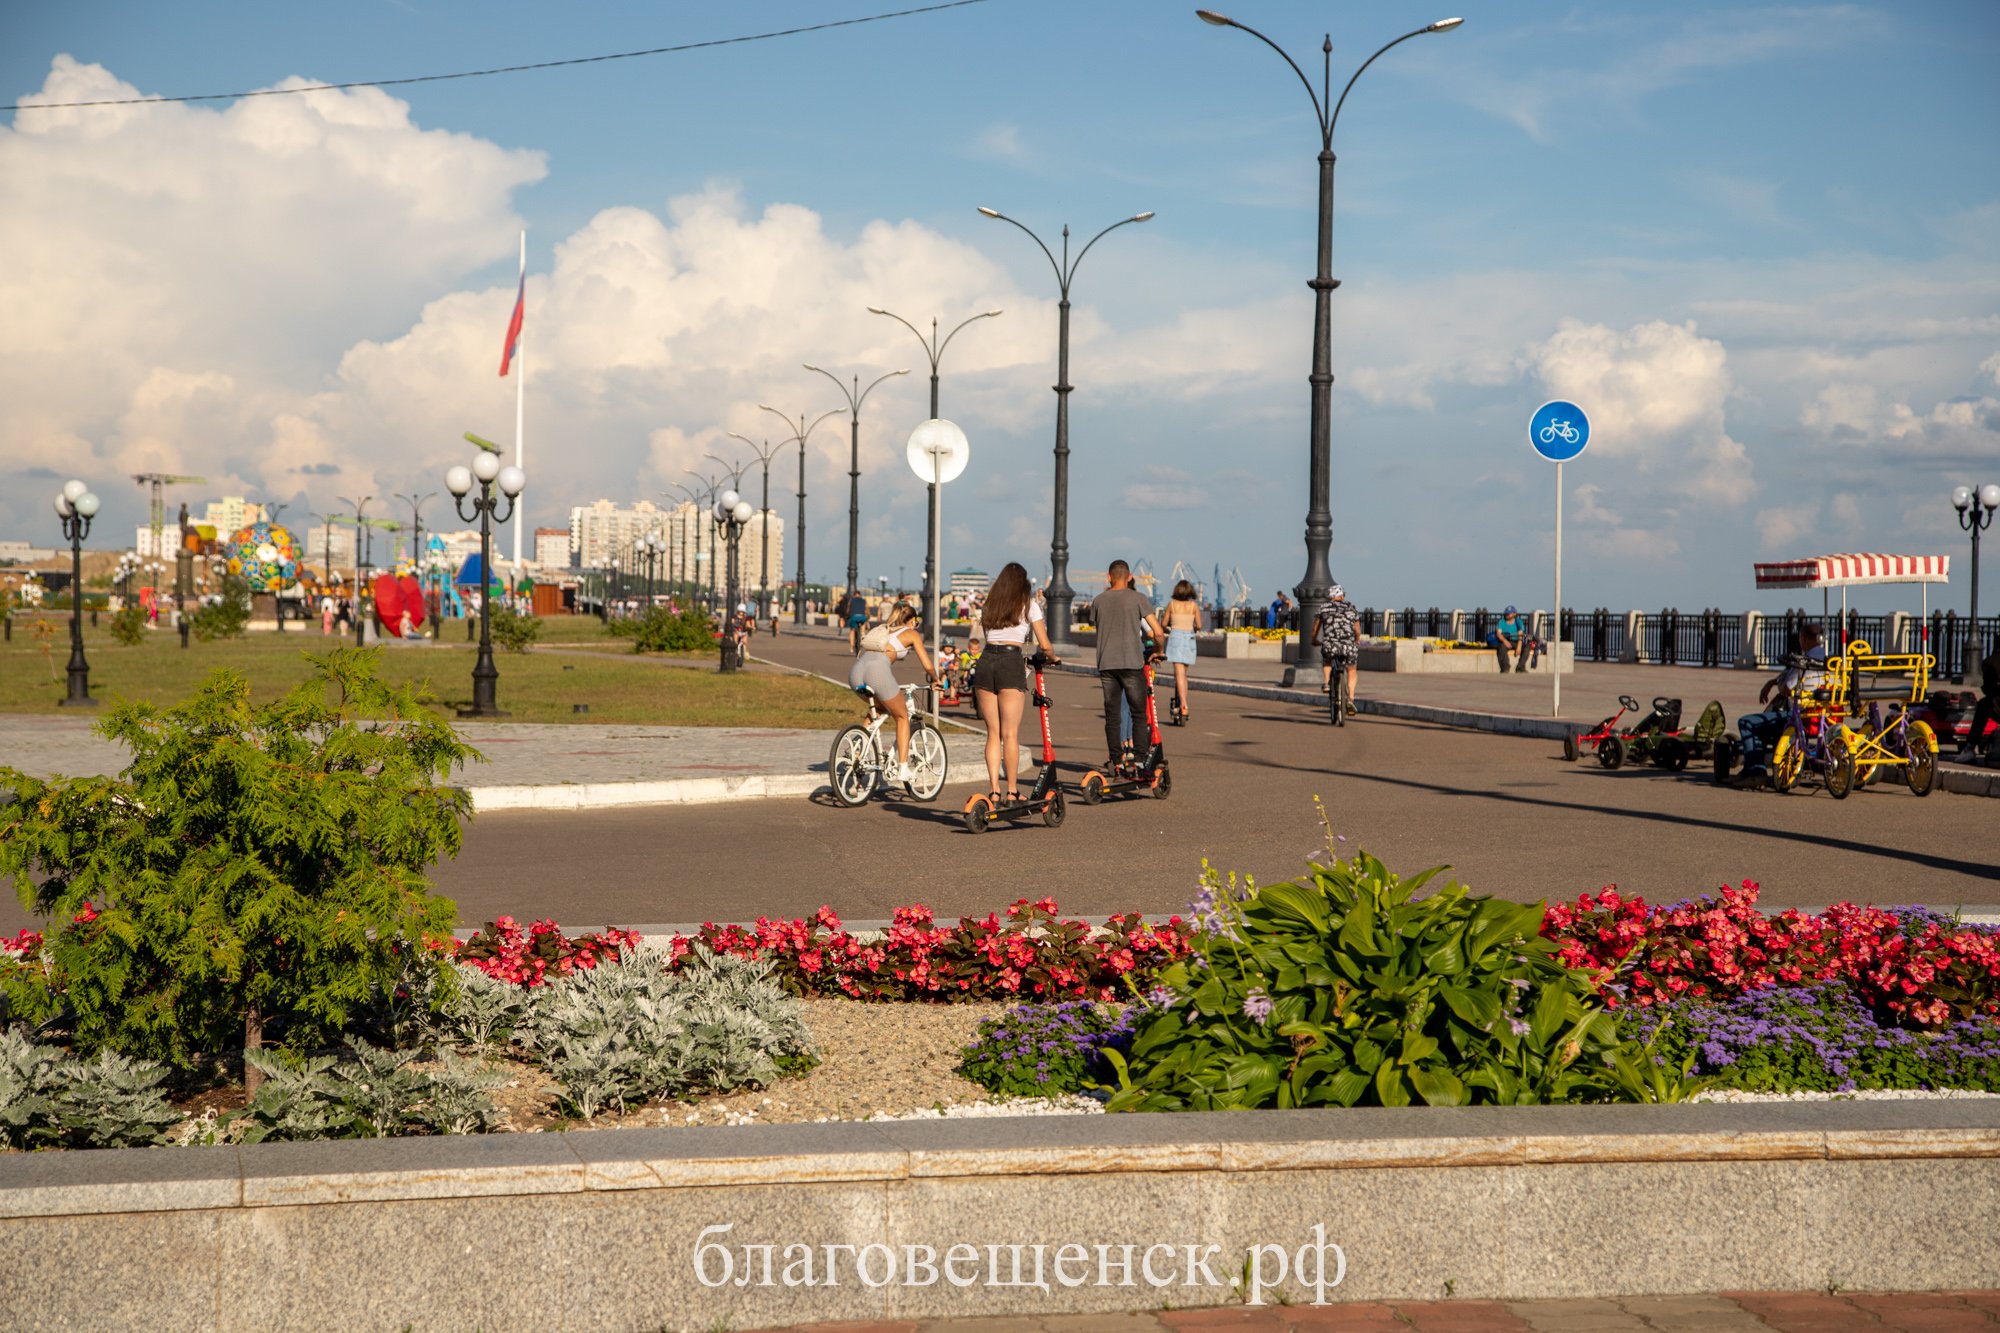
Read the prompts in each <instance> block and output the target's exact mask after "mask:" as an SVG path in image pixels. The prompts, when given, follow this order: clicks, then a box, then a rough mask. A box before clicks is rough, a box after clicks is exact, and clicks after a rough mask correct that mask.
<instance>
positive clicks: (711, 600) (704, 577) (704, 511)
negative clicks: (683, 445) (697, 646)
mask: <svg viewBox="0 0 2000 1333" xmlns="http://www.w3.org/2000/svg"><path fill="white" fill-rule="evenodd" d="M687 474H688V475H689V476H690V477H693V478H694V479H695V481H696V482H698V483H699V485H696V486H694V487H692V488H691V489H690V494H689V498H690V499H691V500H693V502H694V574H695V583H696V590H695V595H696V597H698V598H699V599H700V602H699V604H700V605H701V606H704V607H706V608H708V610H709V611H710V613H711V614H712V613H713V612H714V610H715V597H714V592H715V515H714V513H713V512H711V511H712V510H713V508H714V505H715V497H716V494H717V493H718V492H719V491H721V490H722V479H721V478H719V477H704V476H702V475H701V473H699V472H696V471H695V470H694V469H693V468H689V469H688V470H687ZM703 528H707V529H708V530H709V533H708V538H709V540H708V550H707V552H706V553H704V552H703V551H702V549H701V532H702V529H703ZM703 561H707V562H708V563H707V568H706V569H704V568H703V564H702V562H703Z"/></svg>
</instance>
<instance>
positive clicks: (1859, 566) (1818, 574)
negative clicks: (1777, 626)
mask: <svg viewBox="0 0 2000 1333" xmlns="http://www.w3.org/2000/svg"><path fill="white" fill-rule="evenodd" d="M1949 582H1951V557H1950V556H1948V555H1816V556H1813V557H1811V558H1809V559H1806V560H1778V561H1774V562H1772V563H1770V564H1759V565H1758V566H1757V586H1758V587H1760V588H1851V587H1854V586H1856V585H1857V584H1863V583H1949Z"/></svg>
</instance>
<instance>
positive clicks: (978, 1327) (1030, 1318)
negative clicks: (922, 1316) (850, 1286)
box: [811, 1315, 1043, 1333]
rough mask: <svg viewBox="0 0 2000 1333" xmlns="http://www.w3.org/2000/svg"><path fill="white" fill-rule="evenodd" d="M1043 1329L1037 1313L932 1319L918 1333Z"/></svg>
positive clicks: (1017, 1332)
mask: <svg viewBox="0 0 2000 1333" xmlns="http://www.w3.org/2000/svg"><path fill="white" fill-rule="evenodd" d="M1042 1329H1043V1324H1042V1320H1041V1319H1040V1318H1039V1317H1038V1316H1035V1315H998V1316H994V1317H992V1318H984V1319H982V1318H972V1319H932V1320H927V1321H926V1322H924V1323H921V1324H918V1325H917V1333H1042ZM811 1333H819V1330H818V1329H813V1330H812V1331H811Z"/></svg>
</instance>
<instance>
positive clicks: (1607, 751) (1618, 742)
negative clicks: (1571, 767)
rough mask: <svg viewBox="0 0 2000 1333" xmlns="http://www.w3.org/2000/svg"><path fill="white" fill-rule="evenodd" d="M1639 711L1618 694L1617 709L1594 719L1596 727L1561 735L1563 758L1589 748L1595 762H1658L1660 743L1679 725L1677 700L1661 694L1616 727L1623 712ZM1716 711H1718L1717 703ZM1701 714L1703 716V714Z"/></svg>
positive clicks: (1677, 731) (1627, 697)
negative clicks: (1624, 724)
mask: <svg viewBox="0 0 2000 1333" xmlns="http://www.w3.org/2000/svg"><path fill="white" fill-rule="evenodd" d="M1638 711H1639V701H1638V700H1637V699H1634V698H1633V697H1632V696H1631V695H1629V694H1621V695H1619V696H1618V711H1617V712H1616V713H1613V714H1612V715H1611V716H1610V717H1607V718H1605V719H1604V720H1603V721H1602V722H1600V723H1598V724H1597V726H1596V727H1594V728H1592V729H1591V730H1589V731H1586V732H1583V733H1582V734H1580V735H1572V736H1565V737H1563V758H1564V759H1567V760H1568V761H1569V762H1571V763H1572V764H1573V763H1575V762H1576V761H1577V760H1578V759H1580V758H1582V757H1583V754H1584V751H1586V750H1589V751H1592V752H1594V753H1595V754H1596V755H1597V762H1598V763H1600V764H1602V765H1604V767H1606V768H1623V767H1624V766H1625V765H1626V764H1628V763H1633V764H1643V763H1646V762H1647V761H1649V760H1650V761H1651V762H1653V763H1656V764H1660V766H1661V767H1663V768H1664V767H1667V766H1668V765H1666V764H1663V763H1661V755H1662V753H1663V751H1662V746H1661V743H1662V742H1663V741H1665V740H1666V739H1667V738H1669V737H1676V738H1677V737H1678V736H1679V735H1680V726H1681V701H1680V700H1679V699H1668V698H1665V697H1660V698H1656V699H1654V700H1653V707H1652V710H1651V711H1650V712H1648V713H1647V714H1646V715H1645V716H1644V717H1642V718H1640V719H1639V721H1638V722H1637V723H1635V724H1634V725H1632V726H1630V727H1626V728H1625V729H1624V730H1622V731H1621V730H1619V727H1618V723H1619V721H1620V720H1622V719H1623V718H1624V716H1625V715H1626V714H1627V713H1636V712H1638ZM1716 711H1717V712H1718V713H1720V712H1721V706H1720V705H1717V708H1716ZM1703 716H1706V714H1704V715H1703ZM1679 767H1681V768H1685V767H1687V757H1686V756H1685V755H1682V756H1681V757H1680V764H1679Z"/></svg>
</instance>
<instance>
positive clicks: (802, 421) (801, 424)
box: [757, 403, 840, 625]
mask: <svg viewBox="0 0 2000 1333" xmlns="http://www.w3.org/2000/svg"><path fill="white" fill-rule="evenodd" d="M757 406H758V407H759V408H760V409H762V410H763V411H766V412H769V413H771V414H772V415H773V416H775V417H777V418H778V420H780V421H782V422H784V423H785V425H786V426H787V427H788V428H789V429H790V430H791V432H792V433H791V435H790V436H789V437H787V439H786V441H785V442H786V443H787V444H796V445H798V446H799V530H798V535H797V539H796V542H795V545H796V546H797V550H798V553H797V555H796V556H795V557H794V563H793V566H792V567H793V568H794V569H796V570H797V571H798V573H797V574H796V575H794V576H793V579H792V623H793V624H794V625H803V624H805V623H806V441H807V440H809V439H811V438H812V433H813V432H814V431H816V430H818V429H819V427H820V423H821V422H823V421H826V420H828V419H830V418H832V417H837V416H839V415H840V409H839V408H837V407H836V408H835V409H833V411H831V412H822V413H821V414H820V415H819V416H818V417H817V418H815V419H814V421H813V423H812V425H810V426H808V425H807V424H806V414H805V413H804V412H801V413H799V419H798V421H797V422H796V423H795V422H793V420H792V419H791V418H790V417H788V416H786V415H785V414H784V413H783V412H780V411H778V409H777V408H775V407H772V406H771V405H770V404H769V403H759V404H757Z"/></svg>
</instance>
